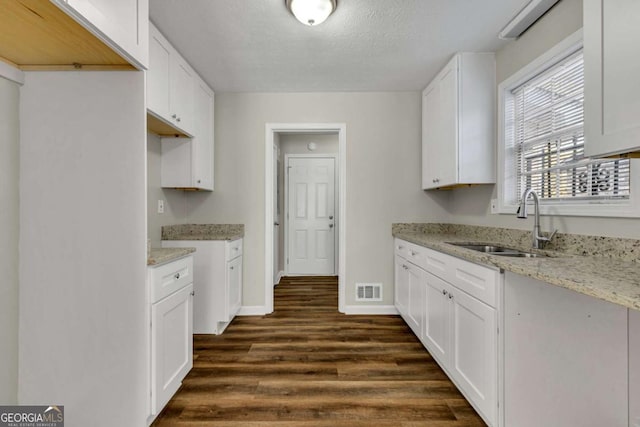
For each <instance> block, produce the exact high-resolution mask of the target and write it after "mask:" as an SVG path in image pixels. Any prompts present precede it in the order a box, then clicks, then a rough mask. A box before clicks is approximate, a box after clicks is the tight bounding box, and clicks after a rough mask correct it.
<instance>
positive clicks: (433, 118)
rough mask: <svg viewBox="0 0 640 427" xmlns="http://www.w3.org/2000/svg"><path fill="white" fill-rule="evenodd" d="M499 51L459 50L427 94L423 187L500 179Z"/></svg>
mask: <svg viewBox="0 0 640 427" xmlns="http://www.w3.org/2000/svg"><path fill="white" fill-rule="evenodd" d="M495 91H496V86H495V57H494V55H493V54H492V53H458V54H456V55H455V56H454V57H453V58H452V59H451V61H450V62H449V63H448V64H447V65H446V66H445V67H444V68H443V69H442V71H440V73H438V75H437V76H436V77H435V78H434V79H433V81H432V82H431V83H430V84H429V85H428V86H427V88H426V89H425V90H424V92H423V94H422V188H423V189H425V190H428V189H434V188H445V187H455V186H457V185H465V184H490V183H494V182H495V161H494V152H495V149H494V146H495V113H494V111H495V105H494V104H495Z"/></svg>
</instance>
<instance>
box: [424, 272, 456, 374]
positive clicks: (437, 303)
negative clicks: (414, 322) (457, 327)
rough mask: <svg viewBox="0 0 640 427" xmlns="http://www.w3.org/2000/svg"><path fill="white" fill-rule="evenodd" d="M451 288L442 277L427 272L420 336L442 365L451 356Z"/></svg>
mask: <svg viewBox="0 0 640 427" xmlns="http://www.w3.org/2000/svg"><path fill="white" fill-rule="evenodd" d="M451 288H452V287H451V285H449V284H448V283H446V282H445V281H443V280H442V279H440V278H438V277H436V276H434V275H433V274H431V273H427V272H425V280H424V289H425V300H424V306H425V316H424V319H425V321H424V328H423V329H422V335H421V336H420V338H421V341H422V343H423V344H424V345H425V347H427V348H428V349H429V353H431V355H432V356H433V357H434V358H435V359H436V360H437V361H438V362H440V364H441V365H442V364H443V363H445V362H446V361H447V360H449V358H450V357H449V347H450V345H449V339H450V335H451V334H450V331H451V304H449V298H448V292H449V291H450V290H451Z"/></svg>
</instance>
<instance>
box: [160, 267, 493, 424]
mask: <svg viewBox="0 0 640 427" xmlns="http://www.w3.org/2000/svg"><path fill="white" fill-rule="evenodd" d="M337 307H338V285H337V280H336V278H334V277H289V278H283V279H282V281H281V283H280V284H279V285H278V286H277V287H276V289H275V300H274V308H275V310H274V313H273V314H271V315H268V316H262V317H258V316H256V317H236V319H235V320H234V321H233V322H232V323H231V325H229V327H228V328H227V330H226V331H225V332H224V334H222V335H220V336H213V335H196V336H195V337H194V366H193V370H192V371H191V372H190V373H189V375H188V376H187V377H186V378H185V380H184V382H183V385H182V388H181V389H180V390H179V391H178V392H177V393H176V395H175V396H174V397H173V399H172V400H171V401H170V402H169V404H168V405H167V406H166V408H165V410H164V411H163V413H162V414H160V416H159V417H158V419H157V420H156V421H155V422H154V424H153V426H155V427H165V426H213V427H240V426H243V427H245V426H246V427H272V426H273V427H341V426H353V427H365V426H366V427H370V426H375V427H397V426H399V427H418V426H429V427H476V426H485V424H484V423H483V422H482V420H481V419H480V417H479V416H478V415H477V414H476V412H475V411H474V410H473V408H472V407H471V406H470V405H469V403H468V402H467V401H466V400H465V399H464V398H463V397H462V395H461V394H460V393H459V392H458V390H457V389H456V387H455V386H454V385H453V384H452V383H451V382H450V381H449V379H448V378H447V376H446V375H445V374H444V372H443V371H442V370H441V369H440V367H439V366H438V365H437V364H436V362H435V361H433V359H432V358H431V356H430V355H429V353H427V352H426V351H425V349H424V347H423V346H422V344H420V342H419V341H418V340H417V338H416V337H415V336H414V335H413V334H412V333H411V331H410V329H409V328H408V327H407V325H406V324H405V323H404V321H403V320H402V319H401V318H400V317H399V316H346V315H343V314H340V313H338V311H337Z"/></svg>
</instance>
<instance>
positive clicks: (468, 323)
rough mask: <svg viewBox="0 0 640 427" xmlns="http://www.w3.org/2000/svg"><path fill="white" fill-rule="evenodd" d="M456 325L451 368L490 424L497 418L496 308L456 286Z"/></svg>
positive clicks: (452, 295)
mask: <svg viewBox="0 0 640 427" xmlns="http://www.w3.org/2000/svg"><path fill="white" fill-rule="evenodd" d="M448 297H449V299H450V300H451V304H452V308H451V309H452V311H453V313H452V317H453V328H452V334H451V340H452V343H451V350H452V351H451V365H450V367H449V370H450V372H451V375H452V376H453V378H454V379H455V380H456V382H457V384H458V386H459V387H460V388H461V389H462V391H463V392H464V394H465V395H466V396H467V398H468V399H469V400H470V401H471V402H472V403H473V404H474V406H475V407H476V408H477V409H478V411H479V412H481V413H482V414H483V415H484V417H485V419H486V420H487V421H488V422H489V425H495V423H496V419H497V410H498V407H497V405H498V402H497V387H498V375H497V369H498V361H497V345H498V344H497V334H498V331H497V323H496V322H497V319H496V310H495V309H494V308H491V307H489V306H488V305H486V304H484V303H482V302H481V301H478V300H477V299H475V298H473V297H472V296H470V295H467V294H466V293H464V292H462V291H460V290H457V289H455V288H452V289H451V291H450V293H449V296H448Z"/></svg>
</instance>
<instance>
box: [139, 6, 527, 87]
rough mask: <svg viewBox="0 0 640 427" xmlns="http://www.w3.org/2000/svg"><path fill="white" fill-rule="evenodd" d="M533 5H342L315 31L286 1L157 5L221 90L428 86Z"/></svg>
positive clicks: (168, 31)
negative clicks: (457, 56)
mask: <svg viewBox="0 0 640 427" xmlns="http://www.w3.org/2000/svg"><path fill="white" fill-rule="evenodd" d="M525 3H526V0H338V8H337V9H336V11H335V13H334V14H333V15H331V16H330V17H329V19H327V21H326V22H324V23H323V24H321V25H319V26H317V27H308V26H306V25H302V24H301V23H299V22H298V21H297V20H296V19H295V18H294V17H293V16H291V14H290V13H289V12H288V10H287V9H286V7H285V0H189V1H184V0H151V1H150V9H151V10H150V14H151V20H152V21H153V22H154V23H155V24H156V25H157V26H158V28H160V30H161V31H162V33H163V34H164V35H165V36H166V37H167V38H168V39H169V41H171V43H172V44H173V45H174V46H175V47H176V48H177V49H178V50H179V51H180V53H181V54H182V55H183V56H184V57H185V58H186V59H187V61H189V63H190V64H191V65H192V66H193V67H194V68H195V69H196V70H197V71H198V73H199V74H200V75H201V76H202V77H203V78H204V79H205V80H206V81H207V82H208V83H209V84H210V85H211V87H212V88H213V89H214V90H215V91H217V92H329V91H405V90H420V89H423V88H424V87H425V86H426V84H427V83H428V82H429V81H430V80H431V78H432V77H433V76H434V75H435V74H436V73H437V72H438V70H439V69H440V68H441V67H442V66H443V65H444V64H445V63H446V61H447V60H448V59H449V58H450V57H451V56H452V55H453V53H454V52H457V51H476V52H486V51H495V50H497V49H499V48H500V47H501V46H502V45H503V44H504V43H505V42H504V41H501V40H499V39H498V37H497V34H498V32H499V31H500V30H501V29H502V27H504V25H505V24H506V23H507V22H508V21H509V20H510V19H511V18H512V17H513V16H514V15H515V14H516V13H517V12H518V11H519V10H520V9H521V8H522V7H523V5H524V4H525Z"/></svg>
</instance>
